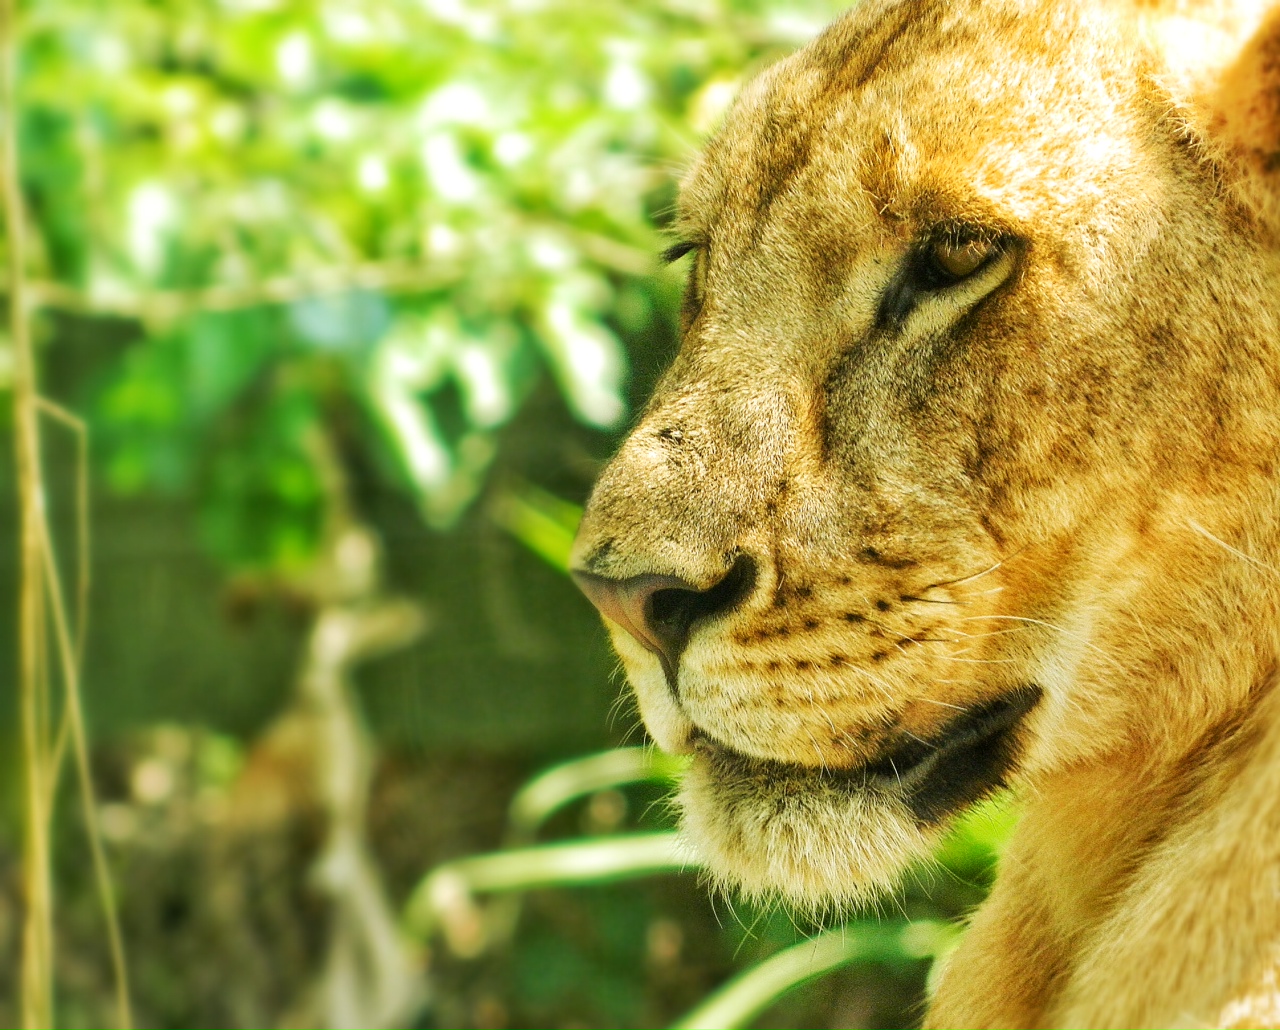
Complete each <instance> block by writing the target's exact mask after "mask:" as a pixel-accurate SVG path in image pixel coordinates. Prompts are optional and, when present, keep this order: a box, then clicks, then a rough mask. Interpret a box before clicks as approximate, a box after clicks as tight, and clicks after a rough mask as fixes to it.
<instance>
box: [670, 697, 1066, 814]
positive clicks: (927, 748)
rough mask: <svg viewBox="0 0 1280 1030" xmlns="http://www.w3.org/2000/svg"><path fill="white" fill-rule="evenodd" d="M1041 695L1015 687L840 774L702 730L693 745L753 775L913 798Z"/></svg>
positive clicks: (996, 736)
mask: <svg viewBox="0 0 1280 1030" xmlns="http://www.w3.org/2000/svg"><path fill="white" fill-rule="evenodd" d="M1042 693H1043V692H1042V691H1041V689H1040V688H1039V687H1038V686H1035V685H1028V686H1025V687H1019V688H1018V689H1016V690H1012V691H1009V692H1008V693H1005V694H1001V695H999V696H998V697H995V698H993V699H991V700H989V701H984V702H983V703H981V704H978V705H974V706H973V707H971V708H969V709H967V710H966V711H965V712H963V713H962V714H960V715H958V716H957V717H956V718H955V719H953V720H952V721H951V722H949V723H947V724H946V726H944V727H943V728H942V729H941V730H940V731H939V732H938V733H935V734H933V735H932V736H931V737H928V738H921V737H916V736H911V737H909V738H908V739H907V740H905V741H903V742H902V743H901V744H900V745H896V746H894V747H890V748H888V749H886V750H885V752H884V753H882V754H881V755H879V756H877V757H876V758H874V759H871V760H869V761H867V762H863V763H862V764H860V765H856V766H850V767H844V768H836V769H830V768H823V767H820V766H808V765H800V764H799V763H796V762H781V761H777V760H776V759H767V758H754V757H752V756H751V755H745V754H743V753H742V752H740V751H736V750H734V749H733V748H731V747H729V746H728V745H726V744H723V743H721V742H720V741H719V740H717V739H715V738H714V737H712V736H711V735H710V734H709V733H706V732H705V731H704V730H702V729H701V728H695V729H694V732H693V735H692V739H691V742H692V743H693V745H694V747H695V749H707V750H709V751H711V752H712V753H713V754H714V755H715V756H716V757H717V758H721V759H725V760H728V761H731V762H733V763H734V764H735V765H740V766H742V767H745V768H748V769H752V770H754V771H755V772H757V773H763V774H768V773H774V774H776V775H778V776H780V777H783V776H785V777H796V776H799V777H804V778H811V779H817V780H822V781H824V782H827V783H831V784H833V785H840V786H843V787H845V788H846V789H858V790H862V789H867V788H873V789H877V790H880V791H882V792H897V793H905V794H911V793H912V792H914V791H915V790H917V789H918V788H920V787H921V785H922V784H923V783H924V781H925V780H926V779H928V778H929V776H930V774H931V773H932V772H934V770H936V769H937V768H938V767H939V766H941V765H943V764H944V763H945V761H946V760H947V759H948V758H952V757H957V756H960V755H962V754H964V753H965V752H970V751H975V750H977V749H980V748H982V747H984V746H989V745H992V744H995V743H997V742H998V741H999V740H1000V739H1001V738H1003V737H1004V736H1006V735H1008V734H1009V733H1010V732H1011V731H1012V730H1013V729H1014V728H1015V727H1016V726H1017V725H1018V723H1020V722H1021V721H1022V719H1023V717H1024V716H1025V715H1027V714H1028V713H1029V712H1030V711H1031V710H1032V709H1033V708H1034V707H1035V706H1036V704H1037V703H1038V702H1039V700H1040V698H1041V696H1042Z"/></svg>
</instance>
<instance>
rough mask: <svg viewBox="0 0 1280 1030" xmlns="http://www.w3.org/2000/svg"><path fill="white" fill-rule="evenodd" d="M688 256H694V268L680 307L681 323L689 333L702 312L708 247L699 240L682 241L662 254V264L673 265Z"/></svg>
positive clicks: (691, 270) (690, 273)
mask: <svg viewBox="0 0 1280 1030" xmlns="http://www.w3.org/2000/svg"><path fill="white" fill-rule="evenodd" d="M686 254H693V255H694V264H693V268H691V269H690V270H689V277H688V280H687V281H686V283H685V288H684V301H683V303H682V304H681V305H680V322H681V325H682V326H683V328H684V329H685V330H686V331H687V330H688V328H689V326H691V325H692V324H693V322H694V320H695V319H696V318H697V317H698V314H699V312H700V311H701V310H702V298H703V293H704V280H705V277H706V267H707V245H706V244H705V243H701V242H699V241H697V240H681V241H680V242H678V243H673V244H672V245H671V246H670V247H668V248H667V249H666V250H664V251H663V252H662V263H663V264H664V265H670V264H673V263H674V262H676V261H679V260H680V259H681V258H682V257H684V256H685V255H686Z"/></svg>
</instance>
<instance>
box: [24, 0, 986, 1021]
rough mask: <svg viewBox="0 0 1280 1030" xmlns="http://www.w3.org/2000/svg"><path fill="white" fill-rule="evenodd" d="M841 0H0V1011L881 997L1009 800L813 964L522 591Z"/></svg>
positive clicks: (925, 937)
mask: <svg viewBox="0 0 1280 1030" xmlns="http://www.w3.org/2000/svg"><path fill="white" fill-rule="evenodd" d="M842 6H843V5H842V4H840V3H838V2H837V0H590V2H583V0H578V2H572V0H111V2H109V3H107V2H102V0H38V2H35V0H32V2H26V3H18V4H17V5H16V9H14V8H13V7H9V8H8V15H9V17H8V19H7V20H6V21H5V23H4V28H3V41H2V43H0V45H2V46H3V52H4V54H5V55H6V56H7V59H8V65H7V68H8V72H7V73H6V74H7V80H6V81H7V82H8V92H7V93H6V94H5V96H4V105H3V111H2V112H0V117H2V118H3V121H4V124H5V126H6V135H7V137H8V138H9V139H10V140H11V143H12V145H11V146H9V147H7V148H6V170H5V172H4V178H5V180H6V182H5V190H4V193H5V204H4V208H5V216H6V217H5V220H4V224H5V233H4V240H3V245H4V255H3V256H4V260H5V261H6V263H7V264H6V267H7V272H6V283H7V285H6V287H5V289H6V293H7V300H8V303H9V306H10V307H11V308H12V309H13V311H12V314H13V317H12V318H11V319H9V320H8V322H7V323H6V325H5V329H4V332H3V335H0V411H2V415H3V417H2V419H0V424H2V427H3V428H0V435H2V436H3V440H2V441H0V443H2V444H3V446H2V447H0V655H4V656H5V659H4V669H5V672H4V674H3V675H0V1025H17V1024H19V1023H21V1022H25V1023H27V1024H28V1025H51V1024H55V1023H56V1025H58V1026H103V1025H117V1024H120V1023H124V1022H132V1023H134V1024H136V1025H138V1026H154V1027H212V1026H321V1025H323V1026H420V1027H434V1026H440V1027H446V1026H448V1027H525V1026H537V1027H594V1026H609V1027H632V1026H635V1027H642V1026H656V1025H667V1024H670V1023H672V1022H673V1021H677V1020H680V1019H692V1020H693V1022H692V1023H691V1024H690V1025H759V1026H795V1027H800V1026H850V1027H852V1026H859V1027H860V1026H899V1025H911V1024H912V1023H914V1022H916V1021H918V1019H919V1015H920V1005H921V1002H922V999H923V997H924V992H925V990H926V981H927V975H928V972H929V967H930V958H931V957H932V956H934V955H936V954H938V953H940V952H942V951H945V949H946V947H948V946H949V945H950V942H951V941H952V940H953V938H954V933H953V932H952V930H951V926H952V923H951V922H950V921H951V920H954V919H955V917H957V916H958V915H959V914H961V913H962V912H964V911H966V910H967V909H968V908H970V907H971V906H972V905H973V904H975V903H976V902H977V901H978V900H980V898H981V897H982V894H983V892H984V890H985V889H986V886H987V884H988V883H989V880H990V875H991V868H992V865H993V861H994V855H995V853H996V850H997V849H998V846H999V842H1000V840H1001V839H1002V838H1003V835H1004V834H1005V833H1006V832H1007V828H1008V825H1009V821H1010V818H1011V817H1010V816H1009V814H1008V813H1007V812H1005V811H1004V810H1003V809H988V810H985V811H984V812H983V813H980V815H979V816H978V817H976V818H974V819H971V820H969V821H968V822H967V823H966V824H965V825H964V826H963V827H962V828H961V829H960V831H959V832H958V833H957V835H956V836H955V837H954V838H953V839H952V840H951V841H949V842H948V845H947V846H946V848H944V851H943V853H942V854H941V855H940V856H939V858H938V860H937V861H936V862H935V863H933V864H931V865H929V866H928V867H926V868H921V869H920V870H916V871H913V873H912V874H911V875H910V876H909V877H908V878H907V880H906V881H904V884H903V886H902V887H901V888H900V890H899V891H898V892H896V893H895V894H894V895H893V896H892V897H891V898H890V899H888V900H887V901H886V902H885V904H884V905H883V906H882V907H881V909H880V910H878V911H876V912H867V913H846V914H844V915H845V916H848V917H849V920H850V921H849V922H848V923H847V924H840V923H838V922H837V923H833V924H832V925H833V926H842V928H841V929H838V930H836V931H835V932H834V934H833V933H828V934H827V935H826V936H825V937H819V938H818V941H817V944H816V945H813V946H809V945H804V944H802V943H801V942H803V941H804V940H805V939H806V938H807V937H808V936H809V935H810V934H812V933H816V932H818V931H820V930H822V929H823V928H822V927H817V926H812V925H809V924H805V923H797V922H793V921H792V919H791V918H790V917H789V916H788V915H787V914H786V913H784V912H774V911H759V910H753V909H749V908H747V907H744V906H742V905H741V904H737V903H734V902H733V901H732V899H724V898H716V899H713V898H710V897H709V896H708V894H707V892H706V891H705V889H704V888H703V887H702V886H700V885H699V882H698V877H697V873H696V869H695V868H693V863H692V862H691V861H690V860H689V859H688V858H687V856H684V855H683V853H682V852H680V850H679V847H678V844H676V843H673V840H672V836H671V829H672V826H673V823H672V820H671V815H670V813H669V811H668V809H667V807H666V806H665V805H664V803H663V798H664V797H665V796H666V794H667V793H668V791H669V782H670V779H671V777H672V776H674V775H678V772H679V769H678V765H677V764H675V763H671V762H668V761H664V760H663V759H662V758H661V757H660V756H655V755H653V754H652V753H650V752H648V751H646V750H642V749H641V748H642V746H643V744H644V743H645V740H644V736H643V731H642V730H641V728H640V727H639V724H638V720H637V718H636V716H635V713H634V710H633V708H632V706H631V703H630V701H629V700H628V699H627V698H626V696H625V692H624V689H623V687H624V684H623V683H622V680H621V677H620V676H619V674H618V673H617V670H616V662H615V661H614V659H613V658H612V657H611V655H610V652H609V649H608V644H607V640H606V638H605V635H604V633H603V631H602V629H601V628H600V626H599V623H598V620H597V618H596V617H595V614H594V612H593V611H592V610H591V609H590V607H589V606H588V605H587V603H586V602H585V601H584V600H583V599H582V598H581V597H580V596H578V595H577V593H576V592H575V590H574V589H573V587H572V586H571V585H570V583H569V582H568V580H567V578H566V576H565V574H564V562H565V558H566V555H567V549H568V542H569V540H570V539H571V537H572V533H573V529H574V527H575V525H576V520H577V517H578V512H579V510H580V507H579V506H580V505H581V503H582V502H583V500H584V499H585V497H586V494H587V492H588V490H589V488H590V485H591V483H592V480H593V478H594V476H595V474H596V473H597V471H598V470H599V468H600V467H601V464H602V462H603V461H604V460H605V459H606V458H607V456H608V455H609V454H610V453H611V451H612V450H613V448H614V447H616V445H617V443H618V442H619V440H620V438H621V436H622V434H623V433H624V432H625V429H626V426H627V424H628V422H629V420H630V419H631V418H632V417H633V416H634V413H635V412H636V411H637V410H638V408H639V406H640V405H641V404H642V403H643V400H644V398H645V396H646V395H647V393H648V391H649V390H650V389H651V387H652V384H653V382H654V381H655V378H656V376H657V375H658V374H659V372H660V371H661V369H662V368H663V366H664V365H665V363H666V362H667V361H668V360H669V359H670V357H671V355H672V354H673V352H674V349H675V347H676V345H677V340H676V317H675V310H676V306H677V303H678V295H679V291H680V287H681V281H682V278H683V269H682V266H681V265H676V266H674V267H670V268H663V267H660V266H659V262H658V261H657V259H656V255H657V254H658V253H659V252H660V250H661V249H662V247H663V245H664V241H663V236H662V228H663V225H664V223H665V222H666V221H667V220H668V219H669V218H670V217H671V213H672V203H673V199H674V193H675V183H676V181H677V179H678V176H679V172H680V169H681V167H682V166H683V165H684V164H685V163H686V162H687V161H688V160H689V158H690V156H691V155H692V154H693V153H694V151H695V150H696V148H697V146H698V145H699V141H700V140H701V139H703V138H705V136H706V134H707V133H708V132H709V131H711V130H713V129H714V127H715V125H716V123H717V120H718V119H719V118H720V116H721V114H722V113H723V111H724V110H725V108H726V106H727V105H728V103H729V102H730V101H731V100H732V98H733V96H734V94H735V92H736V91H737V89H738V87H739V85H740V83H741V82H742V81H743V80H744V78H746V77H749V76H750V75H751V74H752V73H753V72H754V71H755V70H757V69H759V68H760V67H761V66H762V65H763V64H766V63H768V62H770V61H772V60H775V59H776V58H778V57H779V56H782V55H784V54H786V53H788V52H790V51H791V50H793V49H794V48H795V47H797V46H798V45H800V44H802V43H803V42H804V41H806V40H807V39H808V38H810V37H811V36H812V35H814V34H815V33H816V32H817V31H818V30H819V29H820V28H821V27H822V25H823V24H824V23H825V22H826V21H828V20H829V19H830V18H831V17H832V16H833V15H834V14H836V13H837V11H838V9H839V8H840V7H842ZM32 373H34V380H33V378H32ZM37 391H38V392H37ZM15 455H17V457H15ZM24 455H25V456H26V457H25V458H24V457H23V456H24ZM37 458H38V460H36V459H37ZM41 498H43V501H42V502H41ZM23 511H26V512H27V513H28V514H27V516H26V518H25V520H24V518H23V517H20V513H22V512H23ZM33 526H34V527H35V529H34V530H33V529H32V527H33ZM24 527H25V532H26V535H25V536H24ZM24 541H25V543H24ZM77 691H78V695H77ZM77 696H78V697H79V705H77V703H76V698H77ZM81 709H82V711H81ZM82 729H83V730H84V731H85V732H86V733H87V736H83V735H82V732H81V731H82ZM82 743H83V747H82V746H81V745H82ZM587 756H595V757H587ZM584 757H585V760H583V759H584ZM547 770H550V772H548V771H547ZM90 788H91V791H90ZM90 793H92V794H93V799H92V801H89V802H86V798H87V797H88V796H89V794H90ZM805 948H809V949H810V950H807V951H806V950H804V949H805ZM813 948H818V949H819V950H818V951H814V950H813ZM823 948H825V949H826V950H825V951H823V950H821V949H823ZM770 960H772V965H770ZM762 963H764V964H763V965H762ZM788 963H789V964H788ZM828 967H830V968H833V969H835V970H836V971H835V972H833V973H831V975H827V976H822V977H821V978H818V979H814V978H815V977H816V976H817V974H819V973H822V972H824V970H826V969H827V968H828ZM744 971H745V972H746V975H747V977H748V979H747V980H746V981H737V982H738V983H739V985H740V986H741V984H743V983H745V984H746V990H747V994H750V991H751V990H755V994H753V995H751V996H750V997H749V998H747V1000H746V1001H743V1000H742V998H743V997H745V995H742V994H741V992H740V995H739V996H738V997H739V1002H738V1003H737V1005H738V1007H737V1008H736V1009H735V1008H733V1004H729V1008H727V1009H724V1010H723V1011H719V1010H718V1011H717V1012H715V1013H711V1012H708V1011H702V1014H701V1015H698V1014H697V1013H698V1011H699V1006H702V1007H703V1009H704V1010H705V1007H706V1006H707V1005H708V1004H710V1003H716V1000H717V999H720V1000H724V998H725V997H726V996H725V995H723V994H717V993H716V992H717V991H718V990H720V989H721V988H722V987H723V986H724V985H725V984H726V983H731V982H733V977H735V976H739V975H741V974H742V973H743V972H744ZM753 975H754V976H755V977H756V979H755V980H752V979H750V978H751V977H752V976H753ZM770 977H772V979H770ZM806 980H812V982H810V983H809V984H808V985H807V986H803V987H801V988H800V989H798V990H792V989H791V988H792V987H794V986H795V985H796V984H801V983H802V982H804V981H806ZM753 985H754V986H753ZM730 1001H732V999H730ZM690 1013H694V1015H693V1016H691V1015H690ZM699 1019H701V1020H702V1022H698V1020H699ZM717 1020H719V1022H717Z"/></svg>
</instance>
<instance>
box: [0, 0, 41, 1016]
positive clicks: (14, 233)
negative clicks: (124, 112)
mask: <svg viewBox="0 0 1280 1030" xmlns="http://www.w3.org/2000/svg"><path fill="white" fill-rule="evenodd" d="M14 2H15V0H0V147H2V148H3V157H2V159H0V206H2V207H3V210H4V223H5V231H6V237H7V238H6V243H7V247H6V250H7V257H8V279H9V335H10V339H11V340H12V345H13V357H14V369H13V420H14V434H13V435H14V446H15V450H16V460H17V473H18V477H17V478H18V481H17V488H18V508H19V517H18V520H19V525H20V527H21V528H20V543H19V576H20V579H19V598H18V654H19V657H18V692H19V698H20V701H19V706H20V709H21V722H22V757H23V767H24V769H25V773H26V776H25V779H26V782H25V785H24V791H23V796H24V800H25V806H26V811H25V825H24V840H23V873H22V880H23V893H24V895H25V901H26V904H25V910H24V915H23V928H22V976H21V985H22V986H21V1010H22V1022H23V1024H24V1025H25V1026H27V1027H31V1028H37V1027H48V1026H51V1025H52V1024H53V916H52V913H53V890H52V883H51V879H50V873H49V804H48V796H49V795H48V786H47V781H48V778H49V777H48V765H49V756H48V747H47V744H46V739H45V737H44V735H43V734H42V733H41V727H40V714H41V711H42V710H43V709H44V708H45V707H46V704H47V696H48V677H47V670H46V669H45V668H44V662H43V655H44V653H45V652H44V647H43V639H42V638H43V621H44V617H45V582H44V569H43V562H42V558H41V550H42V547H43V543H44V537H45V535H46V530H47V524H46V521H45V506H44V501H45V491H44V482H43V476H42V471H41V467H40V426H39V419H38V418H37V400H36V398H37V390H38V387H37V383H36V365H35V355H34V352H33V349H32V345H31V332H30V324H29V322H28V319H27V294H26V285H27V283H26V271H25V270H26V233H25V224H24V215H23V204H22V193H21V187H20V185H19V181H18V153H17V125H16V121H17V119H16V117H15V107H16V81H15V80H16V72H15V67H14V65H15V61H16V50H17V41H16V35H17V33H16V27H17V26H16V12H15V9H14Z"/></svg>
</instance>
